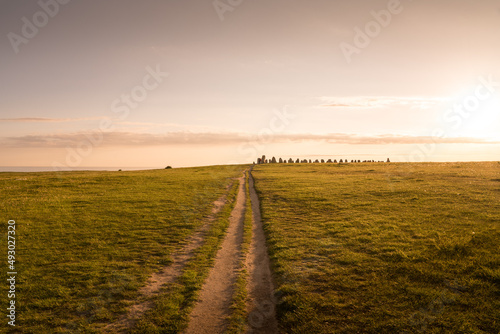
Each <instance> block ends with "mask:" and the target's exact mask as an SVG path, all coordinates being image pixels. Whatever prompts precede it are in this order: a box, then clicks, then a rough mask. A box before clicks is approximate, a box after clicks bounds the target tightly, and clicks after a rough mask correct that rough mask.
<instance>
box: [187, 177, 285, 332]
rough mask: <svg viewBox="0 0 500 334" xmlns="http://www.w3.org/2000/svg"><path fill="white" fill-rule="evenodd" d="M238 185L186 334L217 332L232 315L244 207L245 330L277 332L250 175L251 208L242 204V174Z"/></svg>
mask: <svg viewBox="0 0 500 334" xmlns="http://www.w3.org/2000/svg"><path fill="white" fill-rule="evenodd" d="M239 182H240V187H239V190H238V196H237V200H236V206H235V207H234V209H233V212H232V213H231V217H230V223H229V228H228V232H227V235H226V237H225V239H224V241H223V243H222V247H221V249H220V250H219V252H218V253H217V257H216V259H215V265H214V267H213V268H212V269H211V271H210V273H209V276H208V278H207V280H206V282H205V284H204V286H203V288H202V290H201V293H200V297H199V300H198V303H197V304H196V305H195V307H194V309H193V312H192V313H191V316H190V322H189V325H188V328H187V330H186V331H185V332H184V333H185V334H204V333H207V334H218V333H224V332H225V331H226V329H227V318H228V317H229V316H230V315H231V310H230V306H231V298H232V296H233V292H234V285H235V282H236V278H237V274H238V263H239V261H240V260H239V259H240V256H241V243H242V242H243V230H244V218H245V210H252V213H253V215H252V241H251V244H250V250H249V253H248V255H247V258H246V263H245V265H246V269H247V272H248V274H249V275H248V282H247V290H248V306H247V311H248V314H249V316H248V323H247V325H248V326H247V327H248V331H247V333H248V334H250V333H251V334H256V333H263V334H268V333H269V334H270V333H278V325H277V321H276V315H275V306H276V301H275V298H274V286H273V280H272V274H271V267H270V262H269V256H268V253H267V246H266V238H265V235H264V230H263V228H262V222H261V216H260V205H259V199H258V197H257V193H256V192H255V189H254V182H253V178H252V176H251V174H250V176H249V189H250V198H251V202H252V208H245V203H246V191H245V178H244V177H242V178H240V179H239Z"/></svg>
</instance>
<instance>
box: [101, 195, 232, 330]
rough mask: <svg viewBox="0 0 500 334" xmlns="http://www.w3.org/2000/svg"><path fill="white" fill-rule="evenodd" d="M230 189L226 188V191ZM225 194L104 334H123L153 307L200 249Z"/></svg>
mask: <svg viewBox="0 0 500 334" xmlns="http://www.w3.org/2000/svg"><path fill="white" fill-rule="evenodd" d="M229 189H231V187H228V188H227V190H229ZM226 197H227V193H226V194H224V195H223V196H221V197H220V198H219V199H218V200H216V201H215V202H214V203H213V205H214V206H213V208H212V214H211V215H210V216H208V217H207V218H206V220H205V222H204V223H203V225H202V226H201V227H200V228H199V229H198V230H197V231H196V232H195V233H194V234H193V235H192V236H191V237H189V238H188V239H187V241H186V245H185V246H184V247H183V248H182V249H181V250H180V251H178V252H176V253H174V254H173V255H172V264H171V265H169V266H167V267H164V268H163V269H162V270H160V271H159V272H156V273H154V274H153V275H152V276H151V277H150V278H149V279H148V281H147V282H146V285H145V286H144V287H142V288H141V289H140V290H139V300H143V301H142V302H139V303H137V304H134V305H132V306H131V307H130V308H129V311H128V312H127V313H126V314H125V315H123V316H122V317H121V318H120V319H118V321H116V322H114V323H111V324H109V325H107V326H106V327H105V328H104V332H106V333H125V332H127V331H128V330H129V329H130V328H131V327H133V325H134V324H135V322H136V321H137V320H138V319H139V318H140V317H141V316H142V315H143V314H144V313H145V312H146V311H147V310H149V309H150V308H151V307H152V306H153V302H152V301H151V299H152V297H153V296H155V295H156V294H158V292H159V291H160V289H161V287H162V286H163V285H165V284H167V283H172V282H174V281H175V279H176V278H177V277H179V276H180V275H181V273H182V269H183V268H184V266H185V265H186V263H187V262H188V260H189V259H190V258H191V257H192V256H193V252H194V250H196V249H197V248H198V247H200V246H201V245H202V244H203V241H204V240H205V235H206V232H207V231H208V230H209V228H210V226H211V225H212V223H213V222H214V221H215V218H216V216H217V214H218V213H219V212H220V211H221V210H222V208H223V207H224V204H225V203H226Z"/></svg>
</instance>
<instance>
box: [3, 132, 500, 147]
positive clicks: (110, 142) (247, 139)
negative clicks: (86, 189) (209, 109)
mask: <svg viewBox="0 0 500 334" xmlns="http://www.w3.org/2000/svg"><path fill="white" fill-rule="evenodd" d="M265 140H266V143H269V144H270V143H291V144H293V143H301V142H311V141H312V142H326V143H330V144H349V145H388V144H430V143H437V144H500V142H499V141H489V140H487V139H481V138H471V137H450V138H437V137H432V136H406V135H372V136H363V135H359V134H346V133H333V134H321V135H316V134H278V135H275V136H268V137H266V138H265ZM260 141H261V138H259V137H258V136H256V135H252V134H248V133H209V132H169V133H165V134H148V133H132V132H106V133H102V132H93V133H70V134H52V135H27V136H21V137H5V138H3V139H1V140H0V147H13V148H61V147H62V148H64V147H78V146H79V145H84V144H85V143H89V142H91V143H94V145H95V146H102V147H118V146H119V147H126V146H168V145H207V146H220V145H239V144H244V143H252V142H260Z"/></svg>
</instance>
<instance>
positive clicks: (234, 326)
mask: <svg viewBox="0 0 500 334" xmlns="http://www.w3.org/2000/svg"><path fill="white" fill-rule="evenodd" d="M248 179H249V172H247V173H246V175H245V180H246V184H245V193H246V203H245V208H246V209H245V220H244V226H243V242H242V243H241V254H240V271H239V273H238V277H237V278H236V284H235V290H234V294H233V302H232V305H231V312H232V314H231V316H230V318H229V326H228V330H227V332H226V333H227V334H239V333H245V331H246V330H247V327H248V326H247V317H248V313H247V302H248V300H247V297H248V290H247V281H248V271H247V270H246V265H245V263H246V258H247V256H248V252H249V250H250V244H251V242H252V219H253V218H252V215H253V213H252V201H251V199H250V185H249V182H248V181H249V180H248Z"/></svg>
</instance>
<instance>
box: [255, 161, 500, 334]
mask: <svg viewBox="0 0 500 334" xmlns="http://www.w3.org/2000/svg"><path fill="white" fill-rule="evenodd" d="M253 175H254V178H255V185H256V188H257V191H258V194H259V197H260V199H261V208H262V217H263V223H264V228H265V232H266V235H267V238H268V244H269V247H270V249H269V251H270V255H271V261H272V265H273V269H274V274H275V278H276V283H277V292H276V293H277V296H278V300H279V303H278V306H277V312H278V322H279V323H280V328H281V330H282V331H283V332H284V333H420V332H425V333H499V331H500V255H499V245H500V181H499V180H500V163H497V162H491V163H421V164H396V163H391V164H378V163H372V164H348V165H345V164H343V165H339V164H280V165H259V166H257V167H256V168H255V169H254V172H253Z"/></svg>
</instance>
